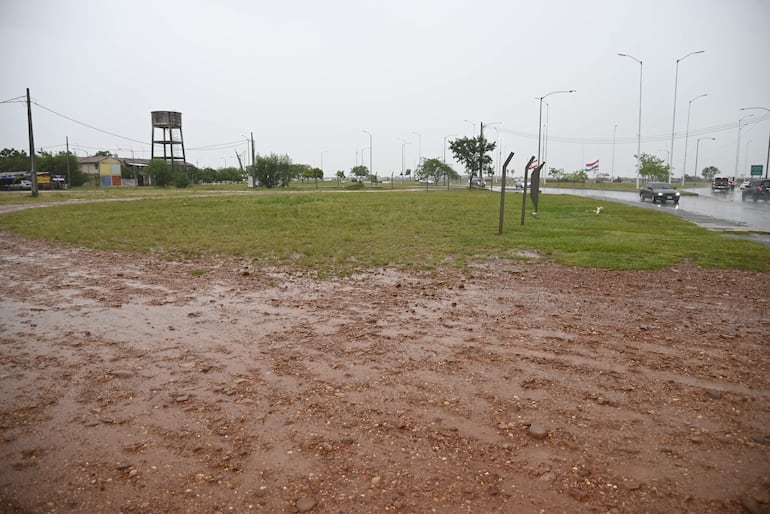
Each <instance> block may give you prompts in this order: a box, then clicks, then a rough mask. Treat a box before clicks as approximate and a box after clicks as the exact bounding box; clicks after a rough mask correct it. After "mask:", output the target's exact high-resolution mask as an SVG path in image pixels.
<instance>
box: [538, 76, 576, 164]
mask: <svg viewBox="0 0 770 514" xmlns="http://www.w3.org/2000/svg"><path fill="white" fill-rule="evenodd" d="M574 92H575V90H574V89H570V90H568V91H551V92H550V93H548V94H547V95H543V96H539V97H538V99H539V100H540V115H539V117H538V119H537V165H538V166H540V164H542V163H541V162H540V143H541V141H542V137H543V136H542V134H543V100H544V99H545V98H548V97H549V96H551V95H555V94H558V93H574Z"/></svg>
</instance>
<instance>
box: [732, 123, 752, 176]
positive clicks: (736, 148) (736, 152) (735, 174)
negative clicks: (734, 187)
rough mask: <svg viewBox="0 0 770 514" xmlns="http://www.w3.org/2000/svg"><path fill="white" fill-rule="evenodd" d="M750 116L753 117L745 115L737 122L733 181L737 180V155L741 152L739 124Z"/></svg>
mask: <svg viewBox="0 0 770 514" xmlns="http://www.w3.org/2000/svg"><path fill="white" fill-rule="evenodd" d="M752 116H754V115H753V114H747V115H746V116H744V117H743V118H741V119H739V120H738V141H736V143H735V172H734V175H733V180H738V155H739V154H740V152H741V127H742V125H741V123H742V122H743V120H745V119H746V118H751V117H752Z"/></svg>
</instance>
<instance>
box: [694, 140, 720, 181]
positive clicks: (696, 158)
mask: <svg viewBox="0 0 770 514" xmlns="http://www.w3.org/2000/svg"><path fill="white" fill-rule="evenodd" d="M704 139H710V140H712V141H716V140H717V138H715V137H701V138H698V140H697V141H696V142H695V169H694V170H693V175H695V176H696V177H697V176H698V150H700V142H701V141H703V140H704Z"/></svg>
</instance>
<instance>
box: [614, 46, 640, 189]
mask: <svg viewBox="0 0 770 514" xmlns="http://www.w3.org/2000/svg"><path fill="white" fill-rule="evenodd" d="M618 55H619V56H621V57H628V58H629V59H632V60H634V61H636V62H638V63H639V126H638V127H637V130H636V188H637V189H639V170H640V169H641V158H642V70H643V68H644V66H643V65H642V61H640V60H639V59H637V58H636V57H634V56H633V55H628V54H618Z"/></svg>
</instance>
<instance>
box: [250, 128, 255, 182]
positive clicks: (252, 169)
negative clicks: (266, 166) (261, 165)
mask: <svg viewBox="0 0 770 514" xmlns="http://www.w3.org/2000/svg"><path fill="white" fill-rule="evenodd" d="M249 134H250V135H251V174H252V177H253V178H252V182H251V184H252V186H253V187H255V188H256V187H257V161H256V158H255V156H254V132H249Z"/></svg>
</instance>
